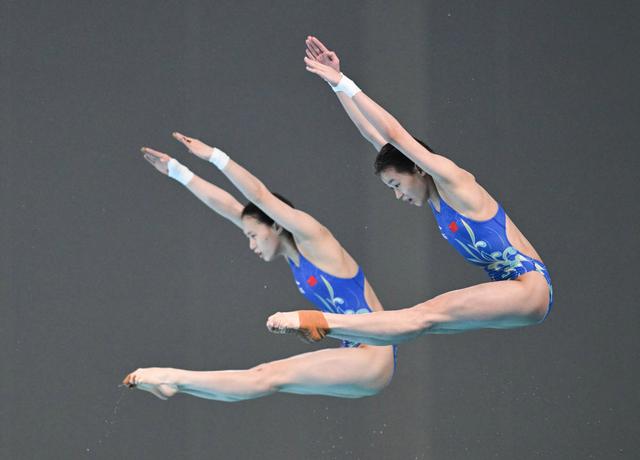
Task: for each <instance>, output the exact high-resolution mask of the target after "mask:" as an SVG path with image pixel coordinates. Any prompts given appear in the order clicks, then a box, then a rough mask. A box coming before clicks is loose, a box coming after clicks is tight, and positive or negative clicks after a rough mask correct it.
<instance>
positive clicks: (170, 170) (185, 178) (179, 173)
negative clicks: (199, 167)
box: [167, 158, 194, 185]
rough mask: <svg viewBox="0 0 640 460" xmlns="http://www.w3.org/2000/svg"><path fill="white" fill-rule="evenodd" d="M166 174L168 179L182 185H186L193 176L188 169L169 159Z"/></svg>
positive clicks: (173, 159)
mask: <svg viewBox="0 0 640 460" xmlns="http://www.w3.org/2000/svg"><path fill="white" fill-rule="evenodd" d="M167 174H168V176H169V177H170V178H172V179H174V180H177V181H178V182H180V183H181V184H182V185H187V184H188V183H189V181H191V179H193V176H194V174H193V173H192V172H191V170H190V169H189V168H187V167H186V166H185V165H183V164H181V163H180V162H179V161H178V160H176V159H175V158H172V159H170V160H169V162H168V163H167Z"/></svg>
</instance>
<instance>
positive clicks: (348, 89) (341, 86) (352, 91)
mask: <svg viewBox="0 0 640 460" xmlns="http://www.w3.org/2000/svg"><path fill="white" fill-rule="evenodd" d="M340 75H341V78H340V81H338V84H337V85H335V86H333V85H332V86H331V89H333V91H334V92H335V93H338V92H342V93H345V94H346V95H347V96H349V97H353V96H355V95H356V94H358V93H359V92H360V91H362V90H361V89H360V88H358V85H356V84H355V83H354V81H353V80H351V79H350V78H349V77H347V76H346V75H345V74H343V73H340Z"/></svg>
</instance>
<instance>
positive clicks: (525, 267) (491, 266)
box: [428, 181, 544, 281]
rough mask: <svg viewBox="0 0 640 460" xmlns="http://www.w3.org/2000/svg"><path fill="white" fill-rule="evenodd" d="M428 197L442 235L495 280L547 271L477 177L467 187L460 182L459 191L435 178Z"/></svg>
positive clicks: (469, 260) (533, 250) (534, 251)
mask: <svg viewBox="0 0 640 460" xmlns="http://www.w3.org/2000/svg"><path fill="white" fill-rule="evenodd" d="M461 192H462V193H461ZM428 199H429V204H430V206H431V208H432V211H433V214H434V217H435V219H436V222H437V223H438V227H439V228H440V233H441V234H442V236H443V237H444V238H445V239H446V240H447V241H448V242H449V243H450V244H451V245H452V246H453V247H454V248H455V249H456V250H457V251H458V252H459V253H460V254H461V255H462V257H464V258H465V260H467V261H468V262H470V263H472V264H474V265H477V266H481V267H482V268H483V269H484V270H485V271H486V272H487V274H488V275H489V277H490V278H491V279H492V280H494V281H499V280H505V279H517V278H519V277H520V276H522V275H524V274H526V273H527V272H529V271H532V270H536V271H540V272H541V273H542V272H544V268H543V267H544V264H542V262H541V260H540V256H539V255H538V253H537V251H536V250H535V249H534V248H533V246H532V245H531V243H529V241H527V239H526V238H525V237H524V235H523V234H522V233H521V232H520V230H519V229H518V228H517V227H516V226H515V225H514V224H513V222H512V221H511V219H509V217H508V216H507V215H506V213H505V211H504V209H502V207H501V206H500V205H499V204H498V203H497V202H496V201H495V200H494V199H493V198H492V197H491V196H490V195H489V194H488V193H487V192H486V190H484V188H482V187H481V186H480V185H478V184H477V183H475V181H474V182H473V184H472V183H471V182H469V184H468V186H467V187H460V186H459V185H458V190H457V193H451V191H450V190H447V188H445V187H442V186H441V185H440V184H436V183H435V182H432V183H431V186H430V187H429V197H428ZM460 208H462V209H464V210H465V211H464V212H461V210H460Z"/></svg>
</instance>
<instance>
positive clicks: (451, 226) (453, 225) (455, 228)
mask: <svg viewBox="0 0 640 460" xmlns="http://www.w3.org/2000/svg"><path fill="white" fill-rule="evenodd" d="M449 230H451V231H452V232H453V233H455V232H457V231H458V224H456V221H455V220H452V221H451V223H450V224H449Z"/></svg>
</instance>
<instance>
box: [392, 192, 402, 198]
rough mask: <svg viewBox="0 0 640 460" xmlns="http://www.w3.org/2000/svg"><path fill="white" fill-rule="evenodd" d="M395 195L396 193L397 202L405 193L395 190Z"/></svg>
mask: <svg viewBox="0 0 640 460" xmlns="http://www.w3.org/2000/svg"><path fill="white" fill-rule="evenodd" d="M393 193H395V195H396V199H397V200H399V199H400V198H402V195H403V193H402V192H401V191H400V190H394V191H393Z"/></svg>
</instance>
